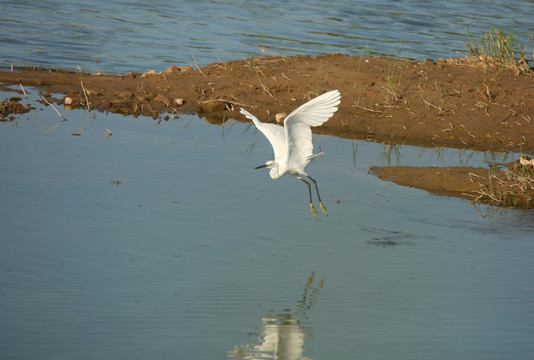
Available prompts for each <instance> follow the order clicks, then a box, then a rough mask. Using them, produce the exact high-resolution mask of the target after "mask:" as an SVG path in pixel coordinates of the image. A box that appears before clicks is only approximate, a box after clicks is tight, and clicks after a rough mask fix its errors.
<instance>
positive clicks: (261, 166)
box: [254, 160, 274, 169]
mask: <svg viewBox="0 0 534 360" xmlns="http://www.w3.org/2000/svg"><path fill="white" fill-rule="evenodd" d="M273 166H274V161H272V160H269V161H267V162H266V163H265V164H264V165H260V166H256V167H255V168H254V169H263V168H272V167H273Z"/></svg>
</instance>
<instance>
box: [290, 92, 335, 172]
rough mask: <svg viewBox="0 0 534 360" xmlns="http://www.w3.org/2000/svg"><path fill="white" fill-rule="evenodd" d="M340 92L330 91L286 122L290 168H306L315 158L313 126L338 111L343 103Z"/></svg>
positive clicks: (309, 102) (300, 109)
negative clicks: (338, 106) (310, 160)
mask: <svg viewBox="0 0 534 360" xmlns="http://www.w3.org/2000/svg"><path fill="white" fill-rule="evenodd" d="M340 99H341V95H340V94H339V91H338V90H333V91H329V92H327V93H325V94H323V95H321V96H318V97H316V98H315V99H313V100H311V101H308V102H307V103H305V104H304V105H301V106H300V107H298V108H297V109H296V110H294V111H293V112H292V113H291V114H289V115H288V116H287V118H286V119H285V120H284V127H285V132H286V136H285V137H286V140H287V145H286V146H287V149H288V151H289V154H288V158H289V162H290V163H291V164H289V167H290V168H291V167H292V166H298V167H302V169H303V168H304V167H306V165H307V164H308V162H309V158H310V157H311V156H313V144H312V133H311V129H310V127H311V126H319V125H322V124H323V123H324V122H326V121H327V120H328V119H330V118H331V117H332V115H334V113H335V112H336V111H337V105H339V103H340V102H341V100H340Z"/></svg>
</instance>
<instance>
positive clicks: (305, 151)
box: [241, 90, 341, 220]
mask: <svg viewBox="0 0 534 360" xmlns="http://www.w3.org/2000/svg"><path fill="white" fill-rule="evenodd" d="M340 99H341V95H340V94H339V91H338V90H333V91H329V92H327V93H325V94H323V95H321V96H318V97H316V98H315V99H313V100H310V101H308V102H307V103H305V104H304V105H301V106H300V107H298V108H297V109H296V110H294V111H293V112H292V113H291V114H289V115H288V116H287V117H286V118H285V120H284V126H283V127H282V126H279V125H275V124H269V123H262V122H261V121H260V120H258V118H256V117H255V116H254V115H252V114H251V113H249V112H248V111H246V110H244V109H241V114H243V115H245V116H246V117H247V118H249V119H250V120H252V122H253V123H254V125H256V127H257V128H258V130H260V131H261V132H262V133H263V135H265V136H266V137H267V139H268V140H269V142H270V143H271V145H272V146H273V150H274V160H269V161H267V162H266V163H265V165H261V166H258V167H257V168H256V169H260V168H265V167H267V168H270V169H271V171H270V175H271V178H273V179H274V180H278V179H280V178H281V177H282V176H284V175H285V174H287V173H289V174H291V175H293V176H294V177H296V178H297V179H299V180H301V181H303V182H304V183H306V185H308V192H309V194H310V209H311V212H312V214H313V217H314V218H315V220H317V211H316V210H315V207H314V206H313V202H312V191H311V185H310V183H309V182H308V181H306V180H305V179H304V178H303V176H306V177H307V178H308V179H310V180H311V181H312V182H313V185H314V186H315V190H316V191H317V198H318V199H319V205H320V206H321V209H322V210H323V212H324V213H325V215H326V216H328V213H327V212H326V208H325V207H324V205H323V202H322V201H321V195H319V188H318V187H317V181H315V180H314V179H313V178H311V177H310V176H309V175H308V174H307V173H306V171H305V169H306V166H308V165H309V164H310V162H311V161H312V160H313V159H315V158H317V157H318V156H321V155H323V153H322V152H320V153H318V154H315V155H314V154H313V144H312V133H311V129H310V127H312V126H319V125H322V124H323V123H324V122H326V121H327V120H328V119H330V117H332V115H334V113H335V112H336V111H337V105H339V103H340V102H341V100H340Z"/></svg>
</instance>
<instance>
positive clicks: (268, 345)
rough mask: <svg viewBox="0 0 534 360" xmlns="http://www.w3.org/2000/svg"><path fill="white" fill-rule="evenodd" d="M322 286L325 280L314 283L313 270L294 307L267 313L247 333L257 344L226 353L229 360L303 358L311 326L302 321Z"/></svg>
mask: <svg viewBox="0 0 534 360" xmlns="http://www.w3.org/2000/svg"><path fill="white" fill-rule="evenodd" d="M323 287H324V279H321V280H319V281H318V282H317V283H315V271H312V273H311V275H310V277H309V278H308V281H307V282H306V284H305V285H304V290H303V293H302V298H301V299H299V300H298V301H297V305H296V306H295V307H294V308H287V309H283V310H282V311H280V312H276V311H273V312H270V313H268V314H266V316H265V317H264V318H262V319H261V324H260V325H259V326H258V327H257V328H256V329H254V330H250V331H249V332H248V334H249V336H251V337H254V338H257V341H258V342H259V344H256V345H254V344H246V345H236V346H235V347H234V349H233V350H231V351H229V352H228V358H229V359H236V360H237V359H269V358H272V359H279V360H298V359H303V353H304V345H305V340H306V338H310V337H312V327H311V326H309V325H303V324H302V323H301V322H302V320H305V319H307V318H308V312H309V311H310V310H311V308H312V307H313V305H314V304H315V303H316V302H317V300H318V298H319V293H320V291H321V290H322V289H323ZM306 359H308V358H307V357H306Z"/></svg>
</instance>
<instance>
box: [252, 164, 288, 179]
mask: <svg viewBox="0 0 534 360" xmlns="http://www.w3.org/2000/svg"><path fill="white" fill-rule="evenodd" d="M262 168H270V169H271V171H270V172H269V175H271V178H273V179H275V180H276V179H279V178H280V177H281V176H282V175H283V174H280V172H279V170H280V169H279V167H278V164H277V163H276V162H275V161H273V160H269V161H267V162H266V163H265V165H260V166H258V167H257V168H256V169H262Z"/></svg>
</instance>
